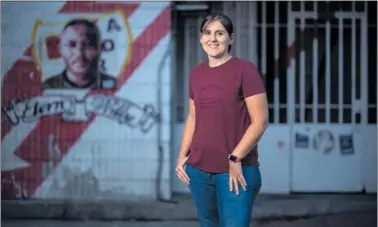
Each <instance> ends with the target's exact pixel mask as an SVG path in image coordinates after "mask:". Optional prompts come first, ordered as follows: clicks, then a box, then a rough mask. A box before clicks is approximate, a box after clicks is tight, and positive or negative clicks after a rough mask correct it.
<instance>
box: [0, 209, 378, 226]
mask: <svg viewBox="0 0 378 227" xmlns="http://www.w3.org/2000/svg"><path fill="white" fill-rule="evenodd" d="M2 226H3V227H67V226H69V227H199V224H198V222H196V221H171V222H121V221H114V222H108V221H106V222H105V221H104V222H101V221H54V220H5V221H2ZM251 226H253V227H304V226H305V227H356V226H358V227H376V226H377V210H369V211H359V212H347V213H340V214H333V215H324V216H318V217H312V218H300V219H292V220H255V221H254V222H253V223H252V225H251Z"/></svg>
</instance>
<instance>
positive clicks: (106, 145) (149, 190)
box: [1, 2, 171, 199]
mask: <svg viewBox="0 0 378 227" xmlns="http://www.w3.org/2000/svg"><path fill="white" fill-rule="evenodd" d="M66 4H68V2H33V3H24V2H23V3H18V2H12V3H4V4H2V9H4V10H2V71H1V73H2V74H1V78H2V82H3V85H2V86H3V90H4V88H7V89H5V91H3V97H4V96H8V97H4V98H3V101H4V100H8V101H9V100H10V99H11V98H20V97H22V99H21V100H25V99H30V98H34V97H35V96H33V95H30V94H31V93H30V91H31V90H33V91H34V90H35V94H37V93H40V94H41V95H47V94H53V95H57V96H62V95H70V96H72V97H74V98H76V99H78V98H84V97H85V95H86V94H88V90H86V89H85V90H80V91H77V90H76V91H72V90H70V91H67V90H65V91H63V90H54V91H45V92H44V94H43V91H42V90H41V87H39V86H36V87H33V88H30V87H29V88H28V89H29V90H28V91H27V92H26V91H25V92H23V90H22V89H24V88H25V86H19V85H20V84H18V83H23V84H24V85H25V84H26V83H28V81H29V80H33V79H35V78H40V75H39V72H38V71H36V69H35V65H34V63H33V62H32V61H31V57H30V56H24V54H23V53H24V51H25V50H26V49H27V48H28V47H29V46H30V45H31V42H32V32H33V27H34V25H35V23H36V21H37V20H38V19H41V20H43V21H44V22H48V23H50V22H54V23H56V22H59V23H61V22H62V23H61V24H64V22H65V21H67V20H69V19H71V18H75V17H91V18H93V17H95V18H100V17H101V18H102V19H100V21H99V23H105V24H106V22H107V21H106V20H108V19H109V18H110V16H114V17H116V18H117V15H116V12H112V11H110V12H106V14H105V13H98V12H96V13H93V12H92V10H91V9H92V8H91V4H97V3H91V2H89V3H88V4H89V6H88V11H89V12H92V13H78V12H76V13H74V14H72V13H69V14H68V13H64V14H63V13H58V11H59V10H61V9H62V7H64V6H65V5H66ZM71 4H75V3H73V2H71ZM102 4H110V5H111V4H115V5H117V6H114V7H113V8H114V9H116V8H118V9H119V8H121V9H122V8H123V7H124V9H125V12H126V14H127V12H128V11H132V10H131V8H133V7H131V5H129V6H127V5H128V3H121V2H117V3H105V2H104V3H102ZM138 4H139V3H138ZM167 7H169V3H168V2H143V3H140V4H139V5H137V6H136V9H135V11H133V12H132V13H131V14H130V16H129V17H128V18H127V23H128V24H129V29H126V28H127V23H124V24H122V26H123V28H125V29H126V30H124V31H126V33H127V35H128V34H129V33H131V34H132V36H133V42H132V46H131V48H132V51H133V52H132V53H131V56H128V57H129V58H130V59H131V60H130V61H129V64H128V65H127V67H128V68H127V69H126V70H130V69H132V73H131V76H130V78H129V79H128V80H124V81H123V82H124V83H122V86H121V87H120V89H119V90H118V91H116V92H115V93H114V94H110V95H111V96H115V97H117V98H121V99H124V100H128V101H131V102H132V103H135V104H136V105H138V106H139V107H140V108H142V109H141V110H139V111H138V109H137V108H135V109H133V111H132V112H130V114H131V115H133V116H135V117H137V118H138V117H139V118H141V117H142V114H143V107H144V106H145V105H151V106H152V108H153V109H154V110H155V111H156V112H157V113H159V114H160V116H161V121H160V124H161V125H160V126H161V131H158V129H159V127H158V126H159V122H157V120H156V119H153V118H151V119H150V122H151V123H153V127H152V129H151V130H149V131H146V132H143V131H142V130H141V129H140V127H138V125H135V127H130V126H128V125H127V124H120V123H119V122H117V121H116V120H114V119H109V118H106V117H103V116H97V117H96V118H95V119H94V120H93V121H91V122H90V124H89V125H88V127H87V128H85V129H81V126H82V124H76V123H67V122H63V121H56V120H55V121H54V120H51V119H52V118H53V116H44V117H43V119H42V118H41V119H36V120H35V121H32V122H29V123H20V124H18V125H16V126H9V122H5V121H4V120H3V121H2V127H3V129H4V128H6V127H9V128H10V129H8V130H5V131H6V135H5V136H4V138H3V140H2V153H1V154H2V176H3V181H2V182H3V184H2V186H5V187H6V188H7V189H6V190H7V191H6V193H8V194H7V195H8V196H11V195H13V196H16V197H17V196H21V194H24V195H26V196H29V197H36V198H110V199H111V198H113V199H114V198H117V199H122V198H129V199H130V198H139V197H144V198H156V197H157V194H156V192H157V191H156V187H155V186H156V178H157V169H158V164H159V162H158V160H159V159H160V158H161V156H162V155H163V160H162V174H161V186H160V187H161V195H162V197H163V198H165V199H169V198H170V196H171V186H170V184H171V183H170V152H171V151H170V142H171V138H170V134H171V133H170V118H171V116H170V103H171V72H170V67H171V66H170V59H171V57H170V53H169V50H170V37H171V35H170V30H169V26H170V12H169V8H168V9H167ZM95 8H96V7H95V6H93V10H95ZM97 8H99V7H97ZM110 8H112V6H110ZM18 11H19V12H20V13H17V12H18ZM109 14H110V16H109ZM107 16H108V18H106V17H107ZM118 16H119V15H118ZM154 21H157V22H156V23H154ZM118 22H120V23H121V22H122V20H120V21H118ZM50 25H51V23H50V24H49V26H50ZM51 26H55V24H53V25H51ZM60 26H61V25H60ZM150 26H154V27H153V28H150ZM44 29H46V28H44ZM47 29H50V28H47ZM51 29H52V28H51ZM101 29H102V32H104V30H106V26H102V28H100V30H101ZM58 30H59V29H58ZM122 34H123V35H118V36H112V34H110V33H109V34H105V36H107V37H108V38H109V37H110V38H111V39H113V40H114V42H115V43H116V44H117V45H118V46H117V47H118V48H116V49H115V50H114V51H113V52H111V53H107V56H108V59H107V60H109V62H111V63H113V66H110V67H115V68H112V69H113V72H115V71H117V70H118V68H117V67H120V66H121V65H122V63H123V62H124V61H125V59H126V57H127V54H125V53H128V50H129V48H130V46H129V45H128V44H127V42H126V41H127V36H126V37H125V36H124V35H125V33H122ZM155 40H156V45H155V44H153V43H154V42H155ZM109 56H110V57H109ZM139 63H140V64H139ZM136 64H138V66H137V67H136ZM56 67H58V66H56ZM52 68H54V67H52ZM12 69H13V71H12ZM20 71H25V72H26V73H25V75H24V76H22V75H21V76H20V75H15V72H20ZM118 71H119V70H118ZM15 76H17V77H20V80H16V81H15V80H10V79H9V78H10V77H15ZM121 81H122V80H121ZM37 84H38V83H37ZM16 86H19V87H20V88H19V89H20V92H18V93H14V92H13V93H12V91H11V90H12V89H10V87H16ZM158 92H161V96H159V95H158V94H159V93H158ZM25 94H26V95H25ZM10 96H12V97H10ZM159 97H160V98H159ZM7 104H8V103H5V102H4V103H2V106H5V105H7ZM76 107H78V105H76ZM54 115H55V116H56V117H57V118H56V119H60V118H59V117H61V116H60V115H61V114H59V113H55V114H54ZM83 116H84V115H83ZM54 118H55V117H54ZM49 119H50V120H49ZM86 122H89V120H88V119H86V120H84V123H83V124H86ZM134 122H136V121H135V120H134ZM37 129H38V130H37ZM36 130H37V131H36ZM3 131H4V130H3ZM77 131H80V133H79V134H77V133H76V132H77ZM76 134H77V135H76ZM158 135H160V136H161V137H159V136H158ZM30 138H35V139H34V140H30ZM159 138H161V144H162V148H163V154H160V153H159V149H158V144H159V141H158V139H159ZM73 139H77V141H74V142H72V141H71V140H73ZM32 141H34V143H33V142H32ZM67 144H70V146H67ZM27 153H28V155H25V154H27ZM26 156H27V157H26ZM53 159H56V161H55V162H56V163H57V166H56V167H54V165H53V164H52V162H53V161H54V160H53ZM28 174H29V175H28ZM26 175H28V176H29V180H28V181H27V182H26V184H25V181H24V180H23V179H25V176H26ZM38 179H42V180H38ZM3 188H4V187H3Z"/></svg>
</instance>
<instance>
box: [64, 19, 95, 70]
mask: <svg viewBox="0 0 378 227" xmlns="http://www.w3.org/2000/svg"><path fill="white" fill-rule="evenodd" d="M93 35H97V34H93V31H89V29H88V27H87V26H85V25H73V26H69V27H67V28H66V29H65V30H64V31H63V32H62V35H61V37H60V54H61V56H62V58H63V61H64V63H65V65H66V68H67V70H68V71H69V72H71V73H73V74H75V75H77V76H79V75H83V74H86V73H88V72H89V71H90V69H91V67H97V61H98V57H99V54H100V46H99V44H98V43H94V42H95V41H93V40H94V39H93V38H91V37H90V36H93Z"/></svg>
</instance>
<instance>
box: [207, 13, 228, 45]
mask: <svg viewBox="0 0 378 227" xmlns="http://www.w3.org/2000/svg"><path fill="white" fill-rule="evenodd" d="M216 20H217V21H219V22H220V23H221V24H222V25H223V27H224V28H225V29H226V31H227V33H228V35H229V36H231V35H232V34H233V33H234V25H233V24H232V21H231V19H230V18H229V17H228V16H226V15H224V14H223V13H211V14H210V15H208V16H207V17H206V18H205V19H204V20H203V21H202V23H201V28H200V29H201V30H200V32H201V33H202V32H203V30H204V29H205V26H206V25H207V24H208V23H209V22H211V21H216ZM230 51H231V45H228V52H230Z"/></svg>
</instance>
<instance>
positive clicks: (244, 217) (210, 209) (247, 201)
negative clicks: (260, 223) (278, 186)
mask: <svg viewBox="0 0 378 227" xmlns="http://www.w3.org/2000/svg"><path fill="white" fill-rule="evenodd" d="M186 173H187V174H188V176H189V179H190V184H189V189H190V193H191V195H192V198H193V201H194V204H195V206H196V208H197V214H198V219H199V221H200V224H201V227H250V222H251V215H252V207H253V203H254V201H255V197H256V196H257V194H258V193H259V192H260V188H261V173H260V170H259V167H256V166H245V167H243V175H244V178H245V180H246V181H247V190H246V191H244V190H243V189H242V187H241V186H240V185H239V195H236V193H235V190H233V191H232V192H231V191H230V189H229V176H230V175H229V173H219V174H212V173H206V172H203V171H201V170H199V169H196V168H194V167H193V166H191V165H189V164H187V165H186Z"/></svg>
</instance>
